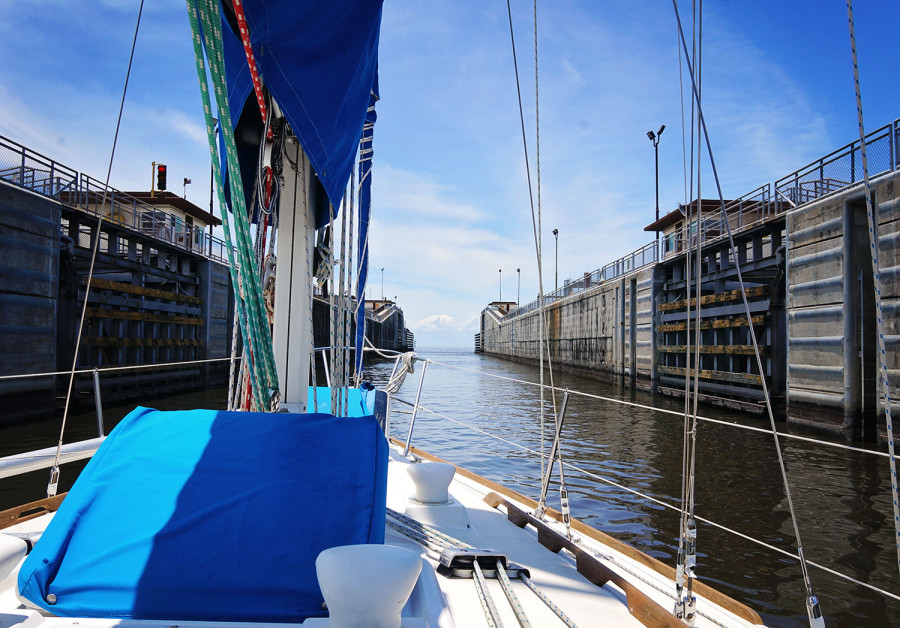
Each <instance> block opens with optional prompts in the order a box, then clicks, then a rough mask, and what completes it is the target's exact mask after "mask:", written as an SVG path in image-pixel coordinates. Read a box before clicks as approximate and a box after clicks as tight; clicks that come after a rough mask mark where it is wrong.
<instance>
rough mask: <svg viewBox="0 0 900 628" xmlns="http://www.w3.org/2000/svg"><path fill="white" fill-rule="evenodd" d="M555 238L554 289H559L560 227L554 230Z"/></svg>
mask: <svg viewBox="0 0 900 628" xmlns="http://www.w3.org/2000/svg"><path fill="white" fill-rule="evenodd" d="M553 239H554V240H555V241H556V265H555V266H554V268H553V286H554V287H553V291H554V292H556V291H557V290H559V229H554V230H553Z"/></svg>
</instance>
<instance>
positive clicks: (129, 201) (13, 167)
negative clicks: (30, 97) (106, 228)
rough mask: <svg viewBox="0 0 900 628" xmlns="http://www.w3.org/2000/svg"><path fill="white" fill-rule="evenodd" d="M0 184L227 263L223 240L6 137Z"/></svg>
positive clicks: (1, 142) (0, 147)
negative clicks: (97, 216)
mask: <svg viewBox="0 0 900 628" xmlns="http://www.w3.org/2000/svg"><path fill="white" fill-rule="evenodd" d="M0 179H3V180H4V181H6V182H8V183H12V184H13V185H18V186H20V187H24V188H26V189H28V190H31V191H33V192H35V193H37V194H40V195H42V196H46V197H48V198H52V199H54V200H56V201H59V202H60V203H64V204H66V205H69V206H72V207H77V208H79V209H81V210H83V211H85V212H87V213H92V214H99V213H101V212H102V213H104V214H106V213H107V212H108V215H107V218H108V219H109V220H110V221H111V222H114V223H117V224H118V225H120V226H122V227H126V228H129V229H133V230H135V231H137V232H139V233H143V234H144V235H148V236H151V237H153V238H154V239H156V240H161V241H163V242H166V243H168V244H171V245H174V246H176V247H178V248H180V249H184V250H187V251H190V252H192V253H196V254H197V255H202V256H204V257H207V258H209V259H214V260H216V261H219V262H224V261H225V248H224V247H225V243H224V242H223V241H222V240H221V239H219V238H217V237H215V236H213V235H212V234H210V233H207V232H206V231H204V230H203V229H200V228H198V227H194V226H192V225H188V224H186V223H185V222H184V221H183V220H181V219H180V218H178V217H177V216H174V215H172V214H168V213H166V212H163V211H161V210H159V209H157V208H156V207H154V206H152V205H150V204H149V203H145V202H143V201H140V200H138V199H136V198H134V197H132V196H129V195H127V194H125V193H124V192H121V191H119V190H117V189H115V188H113V187H109V188H107V187H106V185H105V184H104V183H102V182H101V181H98V180H97V179H94V178H93V177H90V176H89V175H87V174H84V173H79V172H78V171H76V170H74V169H73V168H70V167H68V166H65V165H63V164H60V163H58V162H56V161H54V160H53V159H50V158H49V157H46V156H44V155H42V154H41V153H37V152H35V151H33V150H31V149H29V148H28V147H26V146H24V145H22V144H19V143H18V142H15V141H13V140H11V139H9V138H6V137H3V136H0ZM104 190H106V192H107V194H106V203H105V204H104V203H103V199H104Z"/></svg>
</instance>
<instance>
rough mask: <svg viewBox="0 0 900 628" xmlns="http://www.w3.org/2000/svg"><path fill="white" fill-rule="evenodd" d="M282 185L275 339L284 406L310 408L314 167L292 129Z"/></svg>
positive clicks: (284, 157)
mask: <svg viewBox="0 0 900 628" xmlns="http://www.w3.org/2000/svg"><path fill="white" fill-rule="evenodd" d="M282 163H283V164H284V188H283V189H282V191H281V207H280V210H279V227H278V240H277V253H278V262H277V267H276V277H277V280H276V281H275V316H274V322H273V343H274V345H275V369H276V371H277V373H278V381H279V382H280V384H281V404H280V408H281V409H283V410H285V411H287V412H301V413H302V412H306V406H307V399H308V397H309V371H310V351H311V350H312V327H311V323H312V316H310V312H311V310H312V262H313V251H314V246H313V245H314V243H315V212H314V211H313V210H312V207H313V206H314V204H313V200H314V199H312V198H311V196H310V195H311V194H312V193H313V190H314V189H315V188H314V186H313V182H314V181H313V171H312V168H311V167H310V164H309V160H308V159H306V155H305V154H304V152H303V149H302V148H301V147H300V143H299V142H298V141H297V139H296V138H295V137H294V136H293V135H289V136H288V139H287V140H286V141H285V142H283V144H282Z"/></svg>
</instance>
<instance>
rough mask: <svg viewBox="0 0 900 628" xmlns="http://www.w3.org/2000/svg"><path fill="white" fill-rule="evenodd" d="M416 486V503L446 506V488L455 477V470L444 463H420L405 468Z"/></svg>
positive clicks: (448, 495) (448, 497) (448, 498)
mask: <svg viewBox="0 0 900 628" xmlns="http://www.w3.org/2000/svg"><path fill="white" fill-rule="evenodd" d="M406 472H407V473H409V477H410V478H412V481H413V484H415V486H416V497H415V499H416V501H418V502H420V503H423V504H447V503H449V502H450V494H449V492H448V491H447V488H448V487H449V486H450V482H452V481H453V476H454V475H456V468H455V467H454V466H453V465H452V464H447V463H446V462H420V463H418V464H411V465H409V466H408V467H407V468H406Z"/></svg>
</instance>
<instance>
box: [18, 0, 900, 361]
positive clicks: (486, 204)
mask: <svg viewBox="0 0 900 628" xmlns="http://www.w3.org/2000/svg"><path fill="white" fill-rule="evenodd" d="M703 4H704V13H703V40H702V41H703V44H702V49H703V61H702V70H703V110H704V115H705V117H706V121H707V124H708V127H709V135H710V140H711V143H712V152H713V156H714V157H715V160H716V165H717V170H718V173H719V176H720V178H721V184H722V188H723V194H724V196H725V197H726V198H735V197H738V196H741V195H743V194H745V193H747V192H749V191H751V190H753V189H754V188H756V187H758V186H760V185H763V184H766V183H768V182H770V181H773V180H775V179H777V178H779V177H781V176H783V175H786V174H788V173H790V172H792V171H794V170H796V169H798V168H801V167H802V166H804V165H806V164H807V163H810V162H812V161H814V160H816V159H818V158H819V157H821V156H824V155H826V154H828V153H830V152H831V151H833V150H836V149H838V148H840V147H841V146H843V145H845V144H848V143H850V142H851V141H853V140H854V138H858V130H857V121H856V103H855V96H854V91H853V75H852V65H851V57H850V44H849V35H848V25H847V11H846V4H845V2H844V0H817V1H815V2H811V1H806V2H784V1H783V0H779V1H777V2H776V1H774V0H759V1H756V2H743V1H737V0H721V1H712V0H711V1H708V2H705V3H703ZM855 4H856V6H855V7H854V9H855V16H854V17H855V21H856V36H857V44H858V54H859V66H860V80H861V85H862V95H863V111H864V114H865V124H866V129H867V130H874V129H876V128H878V127H880V126H882V125H885V124H888V123H890V122H891V121H893V120H895V119H897V118H900V99H898V95H900V88H898V87H897V81H896V77H895V73H896V69H897V68H898V67H900V45H898V44H897V39H896V32H895V29H896V24H898V23H900V3H898V2H896V0H869V1H859V0H858V1H857V2H856V3H855ZM511 5H512V14H513V23H514V28H515V36H516V47H517V52H518V63H519V73H520V81H521V89H522V97H523V100H524V109H525V111H524V115H525V123H526V134H527V142H528V149H529V159H530V165H531V168H532V181H533V183H535V184H536V181H537V173H536V168H535V166H536V159H535V76H534V61H535V52H534V23H533V17H534V14H533V11H534V7H533V3H532V1H531V0H529V1H527V2H523V1H522V0H512V2H511ZM681 5H682V13H683V16H682V19H683V20H684V21H686V24H685V27H686V28H690V19H689V12H690V11H689V9H688V8H687V6H689V5H688V4H687V3H684V2H682V3H681ZM138 6H139V1H138V0H128V1H125V0H101V1H96V2H70V1H64V0H6V1H5V2H3V3H2V4H0V58H3V59H4V60H5V62H4V63H3V64H0V135H2V136H4V137H6V138H9V139H11V140H13V141H15V142H18V143H21V144H24V145H25V146H27V147H28V148H30V149H32V150H35V151H37V152H40V153H42V154H44V155H46V156H47V157H49V158H51V159H54V160H56V161H58V162H61V163H63V164H65V165H68V166H70V167H72V168H75V169H76V170H79V171H81V172H85V173H87V174H90V175H91V176H93V177H94V178H96V179H99V180H101V181H102V180H104V179H105V178H106V172H107V168H108V163H109V158H110V151H111V147H112V141H113V135H114V131H115V122H116V116H117V114H118V107H119V100H120V98H121V93H122V86H123V83H124V78H125V71H126V69H127V63H128V55H129V52H130V49H131V42H132V36H133V33H134V24H135V20H136V18H137V12H138ZM688 37H690V34H688ZM537 47H538V77H539V80H538V83H537V85H538V91H539V113H540V182H541V194H540V206H541V217H542V221H541V224H542V243H543V275H544V290H545V291H549V290H552V289H553V287H554V281H555V276H558V281H559V284H560V285H562V284H563V282H564V280H565V279H566V278H570V277H571V278H574V277H580V276H581V275H582V274H583V273H584V272H586V271H592V270H594V269H597V268H600V267H602V266H604V265H605V264H607V263H609V262H612V261H614V260H615V259H617V258H619V257H622V256H624V255H626V254H628V253H630V252H631V251H633V250H635V249H638V248H640V247H641V246H643V245H644V244H647V243H648V242H650V241H651V240H652V239H653V236H652V234H649V233H645V232H644V231H643V228H644V227H645V226H646V225H648V224H649V223H651V222H652V221H653V219H654V213H655V207H654V205H655V179H654V150H653V145H652V143H651V142H650V140H649V138H648V137H647V135H646V134H647V131H649V130H651V129H652V130H656V129H658V128H659V127H660V126H661V125H663V124H664V125H666V130H665V132H664V134H663V136H662V137H661V138H660V143H659V199H660V213H661V215H664V214H665V213H667V212H668V211H671V210H673V209H675V208H676V207H677V204H678V203H680V202H685V201H686V200H688V199H686V192H685V176H684V167H683V164H684V150H683V149H684V143H683V134H682V128H683V125H682V119H683V118H682V102H685V103H686V106H687V107H690V103H689V101H687V100H684V101H683V100H682V90H683V89H684V90H685V91H684V94H685V98H687V95H688V94H689V90H690V87H689V83H686V85H687V87H685V88H682V78H684V80H687V79H686V76H685V75H686V70H685V69H684V68H683V67H682V78H680V77H679V55H678V40H677V26H676V21H675V14H674V10H673V7H672V4H671V3H670V2H666V1H662V0H656V1H649V0H632V1H629V2H608V1H606V2H604V1H601V0H553V1H550V2H548V1H544V0H541V1H540V2H539V3H538V43H537ZM379 55H380V56H379V67H380V77H379V78H380V88H381V101H380V102H379V103H378V124H377V126H376V129H375V147H374V148H375V158H374V176H373V223H372V227H371V232H370V249H371V261H370V268H371V271H370V284H369V291H368V295H369V297H370V298H379V297H381V295H382V280H381V277H382V273H381V268H384V273H383V277H384V279H383V286H384V287H383V291H384V296H386V297H387V298H394V297H396V298H397V300H398V303H399V305H400V306H401V307H402V308H403V310H404V313H405V315H406V318H407V325H408V326H409V327H410V328H411V329H412V331H413V332H414V333H415V334H416V340H417V345H418V347H419V348H420V349H421V348H427V347H436V346H457V347H472V346H473V334H474V333H476V332H477V331H478V318H479V314H480V312H481V310H482V309H483V308H484V307H485V306H486V305H487V304H488V303H489V302H491V301H493V300H497V299H499V298H501V297H502V299H503V300H512V301H514V300H517V299H518V298H520V299H521V302H522V304H525V303H527V302H529V301H531V300H533V299H534V298H536V296H537V294H538V289H539V286H538V272H537V260H536V253H535V243H534V235H533V226H532V214H531V205H530V202H529V191H528V181H527V173H526V167H525V159H524V151H523V146H522V135H521V129H520V122H519V110H518V101H517V95H516V79H515V74H514V68H513V57H512V52H511V45H510V35H509V23H508V17H507V11H506V3H505V2H502V1H500V0H492V1H487V0H456V1H447V0H442V1H438V0H387V1H386V2H385V5H384V10H383V21H382V30H381V47H380V53H379ZM123 115H124V117H123V125H122V130H121V131H120V134H119V138H118V142H117V144H116V152H115V160H114V164H113V168H112V174H111V180H110V183H111V185H113V186H114V187H116V188H118V189H120V190H147V189H148V188H149V186H150V185H151V181H152V169H151V162H153V161H156V162H163V163H166V164H167V165H168V173H169V174H168V180H169V189H170V190H172V191H174V192H180V191H181V190H182V186H181V185H180V182H181V181H182V179H183V178H184V177H187V178H190V179H191V180H192V183H191V185H190V186H188V187H187V191H186V195H187V198H188V199H189V200H191V201H193V202H194V203H196V204H198V205H200V206H201V207H207V206H208V203H209V152H208V148H207V144H206V134H205V130H204V127H203V113H202V109H201V105H200V95H199V89H198V86H197V76H196V70H195V66H194V61H193V49H192V45H191V37H190V27H189V24H188V20H187V13H186V9H185V4H184V3H183V2H179V1H176V0H156V1H154V2H147V3H146V4H145V7H144V14H143V18H142V22H141V30H140V35H139V38H138V43H137V47H136V51H135V65H134V69H133V71H132V75H131V79H130V82H129V87H128V95H127V98H126V103H125V109H124V114H123ZM688 115H689V114H688ZM688 123H689V122H688ZM688 141H689V140H688ZM0 165H2V164H0ZM702 179H703V181H704V188H703V196H705V197H710V196H712V197H715V196H716V194H715V191H714V189H713V188H712V187H710V184H709V182H711V181H712V177H711V176H710V172H709V169H708V166H704V172H703V176H702ZM535 193H536V191H535ZM215 211H216V213H217V214H218V208H216V210H215ZM553 229H558V230H559V239H558V252H557V248H556V245H557V243H556V242H555V241H554V237H553V235H552V230H553ZM557 255H558V262H557V260H556V257H557ZM517 269H520V272H517ZM519 280H520V281H521V288H520V287H519Z"/></svg>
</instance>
